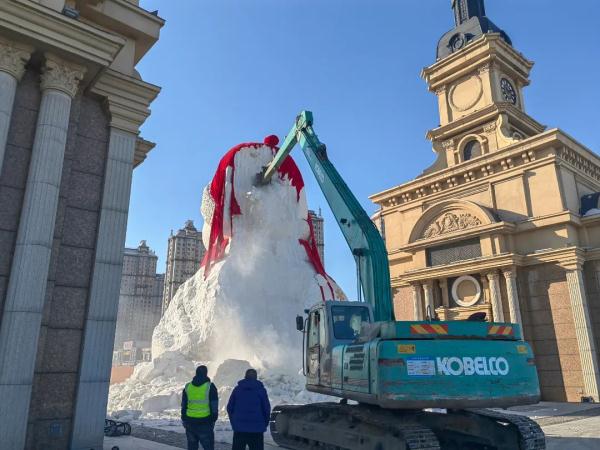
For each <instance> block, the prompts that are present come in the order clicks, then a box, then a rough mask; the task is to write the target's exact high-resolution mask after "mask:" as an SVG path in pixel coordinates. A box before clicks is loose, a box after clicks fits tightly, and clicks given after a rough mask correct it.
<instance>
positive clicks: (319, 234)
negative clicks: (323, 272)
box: [308, 209, 325, 266]
mask: <svg viewBox="0 0 600 450" xmlns="http://www.w3.org/2000/svg"><path fill="white" fill-rule="evenodd" d="M308 215H309V216H310V218H311V221H312V224H313V231H314V233H315V240H316V241H317V249H318V250H319V256H320V257H321V261H322V262H323V266H325V235H324V234H323V216H322V215H321V209H319V213H318V214H317V213H316V212H315V211H313V210H310V209H309V210H308Z"/></svg>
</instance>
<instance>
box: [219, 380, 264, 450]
mask: <svg viewBox="0 0 600 450" xmlns="http://www.w3.org/2000/svg"><path fill="white" fill-rule="evenodd" d="M227 414H229V421H230V422H231V427H232V428H233V446H232V450H246V446H248V448H249V449H250V450H264V436H263V433H264V432H265V431H267V426H268V425H269V418H270V415H271V404H270V403H269V396H268V395H267V390H266V389H265V387H264V385H263V384H262V383H261V382H260V381H258V379H257V373H256V370H254V369H248V370H247V371H246V375H245V377H244V379H243V380H240V381H239V382H238V385H237V386H236V387H235V388H234V389H233V392H232V393H231V397H229V403H227Z"/></svg>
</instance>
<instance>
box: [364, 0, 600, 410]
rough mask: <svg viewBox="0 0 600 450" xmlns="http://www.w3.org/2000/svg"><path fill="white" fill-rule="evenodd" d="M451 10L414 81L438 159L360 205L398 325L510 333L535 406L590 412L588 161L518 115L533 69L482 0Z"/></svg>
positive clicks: (596, 318) (599, 306)
mask: <svg viewBox="0 0 600 450" xmlns="http://www.w3.org/2000/svg"><path fill="white" fill-rule="evenodd" d="M453 5H454V8H455V16H456V27H455V28H454V29H453V30H451V31H450V32H448V33H446V35H444V37H443V38H442V40H441V41H440V44H439V48H438V60H437V61H436V62H435V63H434V64H433V65H431V66H430V67H427V68H425V69H424V70H423V72H422V76H423V78H424V79H425V81H426V82H427V85H428V87H429V90H430V91H431V92H432V93H433V94H434V95H436V96H437V98H438V106H439V120H440V126H438V127H437V128H434V129H431V130H430V131H429V132H428V133H427V136H428V138H429V139H430V140H431V142H432V145H433V150H434V151H435V153H436V154H437V160H436V162H435V163H434V164H433V166H431V167H430V168H428V169H426V170H425V171H424V172H423V173H422V174H421V175H420V176H418V177H417V178H415V179H414V180H411V181H409V182H406V183H404V184H401V185H399V186H395V187H392V188H391V189H388V190H386V191H384V192H381V193H378V194H375V195H373V196H372V197H371V198H372V200H373V201H374V202H375V203H377V204H378V205H379V206H380V207H381V210H380V212H379V214H378V216H380V219H381V224H382V226H384V227H385V238H386V245H387V249H388V253H389V260H390V269H391V277H392V287H393V295H394V304H395V312H396V318H397V319H398V320H413V319H424V318H427V317H434V316H436V317H439V318H440V319H445V320H455V319H464V318H467V317H468V316H470V315H472V314H474V313H477V312H480V313H485V314H486V318H487V320H490V321H496V322H504V321H510V322H516V323H519V324H522V329H523V332H524V336H525V338H526V339H527V340H528V341H529V342H530V343H531V345H532V346H533V349H534V352H535V355H536V363H537V367H538V372H539V376H540V382H541V389H542V397H543V399H544V400H554V401H565V400H568V401H580V399H581V398H582V397H591V398H593V399H594V400H595V401H598V400H599V398H598V391H599V372H598V354H597V349H598V348H599V345H600V342H599V341H598V339H600V287H599V286H600V285H599V279H600V216H598V215H590V216H586V215H582V214H580V212H581V211H580V207H581V199H582V197H584V196H587V195H589V194H591V193H594V192H598V191H600V158H599V157H598V156H597V155H596V154H595V153H594V152H592V151H590V150H589V149H587V148H586V147H584V146H583V145H581V144H580V143H579V142H577V141H576V140H575V139H574V138H573V137H571V136H569V135H568V134H566V133H565V132H563V131H561V130H559V129H556V128H551V129H547V128H546V127H544V126H543V125H541V124H540V123H538V122H537V121H536V120H535V119H534V118H532V117H530V116H529V115H528V114H527V112H526V109H525V92H524V88H525V87H526V86H527V85H528V84H529V82H530V80H529V72H530V70H531V68H532V66H533V63H532V62H531V61H530V60H528V59H527V58H526V57H525V56H523V55H522V54H521V53H519V52H518V51H517V50H516V49H515V48H513V46H512V44H511V42H510V39H509V38H508V36H507V35H506V33H504V32H503V31H502V30H500V29H499V28H497V27H496V26H495V25H494V24H493V23H492V22H491V21H489V19H488V18H487V17H485V11H484V10H483V2H482V1H481V0H478V1H471V0H468V1H467V0H464V1H463V0H456V1H455V2H454V3H453ZM590 126H592V123H590ZM378 220H379V219H378Z"/></svg>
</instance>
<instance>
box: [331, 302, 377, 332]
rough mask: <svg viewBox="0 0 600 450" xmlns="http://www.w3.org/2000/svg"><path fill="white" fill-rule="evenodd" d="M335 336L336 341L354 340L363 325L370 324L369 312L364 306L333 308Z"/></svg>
mask: <svg viewBox="0 0 600 450" xmlns="http://www.w3.org/2000/svg"><path fill="white" fill-rule="evenodd" d="M331 317H332V318H333V334H334V336H335V338H336V339H343V340H354V339H356V338H357V337H358V335H359V334H360V330H361V328H362V324H363V323H369V322H370V321H371V320H370V318H369V310H368V308H365V307H363V306H333V307H332V308H331Z"/></svg>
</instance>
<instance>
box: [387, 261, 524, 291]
mask: <svg viewBox="0 0 600 450" xmlns="http://www.w3.org/2000/svg"><path fill="white" fill-rule="evenodd" d="M521 265H523V257H522V256H521V255H518V254H515V253H505V254H502V255H496V256H487V257H481V258H474V259H470V260H466V261H460V262H456V263H452V264H446V265H443V266H434V267H425V268H423V269H417V270H411V271H406V272H404V274H402V275H400V276H398V277H394V278H392V287H396V286H399V285H403V284H406V283H411V282H412V283H414V282H417V281H424V280H436V279H440V278H448V277H450V276H460V275H469V274H471V273H480V272H485V271H489V270H493V269H501V268H503V267H510V266H521Z"/></svg>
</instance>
